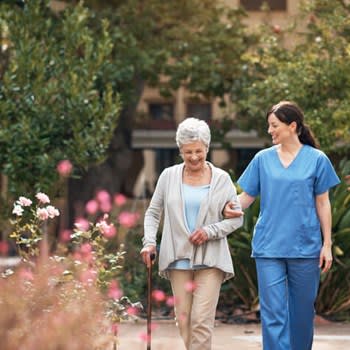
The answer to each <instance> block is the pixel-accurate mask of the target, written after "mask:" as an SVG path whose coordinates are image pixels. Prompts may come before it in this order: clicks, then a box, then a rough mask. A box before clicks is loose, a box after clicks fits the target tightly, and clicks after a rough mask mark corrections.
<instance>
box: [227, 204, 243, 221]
mask: <svg viewBox="0 0 350 350" xmlns="http://www.w3.org/2000/svg"><path fill="white" fill-rule="evenodd" d="M234 208H235V204H234V203H232V202H227V203H226V205H225V208H224V211H223V214H224V218H225V219H233V218H239V217H240V216H242V215H244V213H243V211H242V210H237V209H234Z"/></svg>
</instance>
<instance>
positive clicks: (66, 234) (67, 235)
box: [60, 230, 72, 243]
mask: <svg viewBox="0 0 350 350" xmlns="http://www.w3.org/2000/svg"><path fill="white" fill-rule="evenodd" d="M71 234H72V231H71V230H63V231H61V232H60V241H61V242H63V243H65V242H69V241H70V239H71Z"/></svg>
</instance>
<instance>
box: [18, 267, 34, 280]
mask: <svg viewBox="0 0 350 350" xmlns="http://www.w3.org/2000/svg"><path fill="white" fill-rule="evenodd" d="M19 275H20V277H21V278H22V279H23V280H27V281H33V280H34V276H33V272H32V271H30V270H29V269H25V268H23V269H21V270H20V271H19Z"/></svg>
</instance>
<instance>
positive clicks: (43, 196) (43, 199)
mask: <svg viewBox="0 0 350 350" xmlns="http://www.w3.org/2000/svg"><path fill="white" fill-rule="evenodd" d="M35 197H36V198H37V199H38V200H39V202H40V203H42V204H47V203H50V198H49V197H48V196H47V195H46V194H45V193H42V192H39V193H37V194H36V196H35Z"/></svg>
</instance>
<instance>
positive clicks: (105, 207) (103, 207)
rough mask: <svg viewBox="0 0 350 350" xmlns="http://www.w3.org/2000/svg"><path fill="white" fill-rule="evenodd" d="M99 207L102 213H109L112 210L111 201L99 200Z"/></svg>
mask: <svg viewBox="0 0 350 350" xmlns="http://www.w3.org/2000/svg"><path fill="white" fill-rule="evenodd" d="M100 209H101V211H102V212H103V213H109V212H110V211H111V210H112V203H111V202H110V201H105V202H101V204H100Z"/></svg>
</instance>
